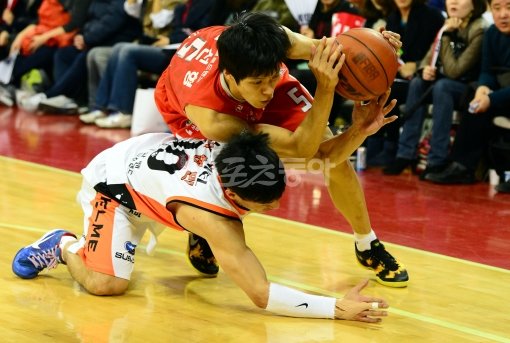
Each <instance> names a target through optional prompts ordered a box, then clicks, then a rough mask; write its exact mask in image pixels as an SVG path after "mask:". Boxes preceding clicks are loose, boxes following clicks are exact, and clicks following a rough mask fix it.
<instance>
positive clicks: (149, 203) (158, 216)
mask: <svg viewBox="0 0 510 343" xmlns="http://www.w3.org/2000/svg"><path fill="white" fill-rule="evenodd" d="M126 188H127V190H128V191H129V194H131V198H133V201H134V203H135V206H136V210H137V211H138V212H140V213H142V214H143V215H145V216H147V217H149V218H151V219H154V220H155V221H157V222H159V223H161V224H163V225H166V226H170V227H171V228H173V229H176V230H179V231H182V230H184V229H183V227H182V226H180V225H179V224H178V223H177V222H176V221H175V218H174V216H173V214H172V213H171V212H170V211H169V210H168V209H167V208H166V206H165V205H162V204H160V203H159V202H158V201H156V200H154V199H152V198H151V197H148V196H146V195H143V194H140V193H138V192H137V191H135V190H134V189H133V187H131V186H130V185H128V184H126Z"/></svg>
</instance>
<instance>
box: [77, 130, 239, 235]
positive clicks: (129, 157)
mask: <svg viewBox="0 0 510 343" xmlns="http://www.w3.org/2000/svg"><path fill="white" fill-rule="evenodd" d="M220 148H221V146H220V144H219V143H217V142H214V141H210V140H198V139H177V138H176V137H175V136H173V135H171V134H168V133H150V134H145V135H142V136H138V137H133V138H130V139H128V140H126V141H123V142H120V143H118V144H116V145H114V146H113V147H111V148H109V149H107V150H105V151H103V152H101V153H100V154H99V155H97V156H96V157H95V158H94V159H93V160H92V161H91V162H90V163H89V165H88V166H87V167H85V168H84V169H83V170H82V172H81V173H82V174H83V177H84V178H85V180H86V181H87V182H88V183H89V184H90V185H93V186H94V189H96V191H98V192H100V193H102V194H104V195H107V196H109V197H110V198H112V199H113V200H116V201H118V202H119V203H121V204H122V205H124V206H126V207H128V208H129V209H131V210H133V211H136V212H138V213H141V214H143V215H146V216H148V217H149V218H152V219H154V220H156V221H158V222H160V223H162V224H164V225H166V226H171V227H174V228H176V229H183V228H182V227H180V226H179V225H178V223H176V221H175V219H174V217H173V215H172V213H170V211H168V210H167V205H168V204H169V203H172V202H181V203H186V204H189V205H192V206H194V207H198V208H202V209H204V210H206V211H209V212H213V213H217V214H219V215H222V216H226V217H229V218H232V219H241V218H242V217H243V216H244V215H245V214H246V213H247V212H246V211H245V210H243V209H242V208H240V207H238V206H237V205H236V204H235V203H234V202H232V201H231V199H230V198H229V197H228V196H226V195H225V193H224V189H223V187H222V185H221V182H220V180H219V176H218V173H217V171H216V168H215V167H214V163H213V161H214V158H215V156H216V155H217V153H218V152H219V150H220Z"/></svg>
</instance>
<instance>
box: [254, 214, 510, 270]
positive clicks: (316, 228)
mask: <svg viewBox="0 0 510 343" xmlns="http://www.w3.org/2000/svg"><path fill="white" fill-rule="evenodd" d="M249 216H253V217H254V218H255V217H260V218H262V219H270V220H275V221H280V222H283V223H286V224H292V225H294V226H299V227H301V228H303V229H307V230H311V231H319V232H323V233H324V232H325V233H328V234H333V235H337V236H341V237H351V238H352V236H353V235H352V234H351V233H346V232H342V231H337V230H334V229H328V228H325V227H322V226H317V225H313V224H307V223H301V222H298V221H294V220H290V219H286V218H281V217H275V216H270V215H267V214H260V213H250V214H249ZM383 241H384V240H383ZM384 245H386V246H389V247H395V248H398V249H402V250H407V251H410V252H413V253H419V254H423V255H429V256H433V257H438V258H442V259H445V260H449V261H452V262H458V263H464V264H468V265H471V266H476V267H479V268H484V269H488V270H493V271H498V272H502V273H505V274H510V270H508V269H505V268H501V267H496V266H491V265H488V264H483V263H480V262H474V261H469V260H464V259H462V258H458V257H453V256H448V255H442V254H439V253H435V252H432V251H428V250H422V249H418V248H412V247H406V246H405V245H400V244H397V243H389V242H386V241H384Z"/></svg>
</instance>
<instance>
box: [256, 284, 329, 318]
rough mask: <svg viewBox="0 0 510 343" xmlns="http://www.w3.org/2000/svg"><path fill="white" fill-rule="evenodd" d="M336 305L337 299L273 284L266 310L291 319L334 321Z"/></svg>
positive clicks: (270, 287) (270, 288)
mask: <svg viewBox="0 0 510 343" xmlns="http://www.w3.org/2000/svg"><path fill="white" fill-rule="evenodd" d="M335 304H336V299H335V298H330V297H324V296H320V295H312V294H307V293H304V292H301V291H298V290H296V289H293V288H289V287H285V286H282V285H279V284H277V283H271V284H269V300H268V302H267V307H266V310H267V311H270V312H273V313H276V314H280V315H284V316H289V317H302V318H329V319H333V318H335Z"/></svg>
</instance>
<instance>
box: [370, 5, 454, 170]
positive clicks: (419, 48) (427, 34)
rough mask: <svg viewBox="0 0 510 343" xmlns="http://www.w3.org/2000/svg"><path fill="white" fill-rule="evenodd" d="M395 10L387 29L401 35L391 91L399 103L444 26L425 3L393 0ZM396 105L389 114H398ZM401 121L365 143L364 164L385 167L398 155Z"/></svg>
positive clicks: (439, 14) (435, 13)
mask: <svg viewBox="0 0 510 343" xmlns="http://www.w3.org/2000/svg"><path fill="white" fill-rule="evenodd" d="M394 3H395V8H394V9H393V10H392V11H391V12H390V13H389V15H388V18H387V23H386V29H387V30H389V31H393V32H397V33H399V34H400V40H401V41H402V49H401V51H400V52H399V55H400V59H401V60H402V65H401V66H400V68H399V70H398V74H397V78H396V80H395V82H394V83H393V86H392V88H391V95H390V98H391V99H397V101H398V103H399V104H403V103H405V101H406V97H407V90H408V85H409V80H411V79H412V78H413V76H414V75H415V73H416V71H417V69H418V65H419V64H420V62H421V60H422V59H423V58H424V57H425V54H426V53H427V51H428V50H429V48H430V46H431V44H432V42H433V41H434V38H435V37H436V34H437V32H438V31H439V29H440V28H441V27H442V26H443V23H444V17H443V15H442V14H441V12H440V11H439V10H438V9H436V8H432V7H429V6H427V5H426V4H425V0H394ZM398 107H399V106H396V107H395V108H394V109H393V111H392V113H391V114H399V113H398V112H399V108H398ZM400 125H401V120H397V121H395V122H393V123H391V124H389V125H386V126H385V127H383V128H382V129H381V130H379V132H377V133H376V134H375V135H372V136H370V137H368V139H367V140H366V143H365V144H366V147H367V165H369V166H384V165H388V164H390V163H392V162H393V161H394V159H395V156H396V153H397V144H398V138H399V130H400Z"/></svg>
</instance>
